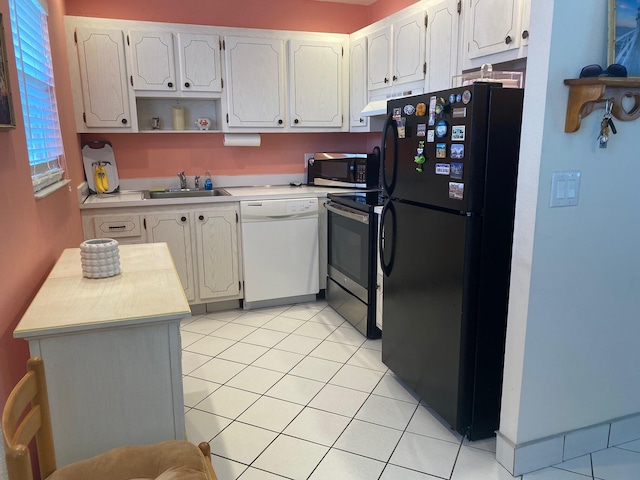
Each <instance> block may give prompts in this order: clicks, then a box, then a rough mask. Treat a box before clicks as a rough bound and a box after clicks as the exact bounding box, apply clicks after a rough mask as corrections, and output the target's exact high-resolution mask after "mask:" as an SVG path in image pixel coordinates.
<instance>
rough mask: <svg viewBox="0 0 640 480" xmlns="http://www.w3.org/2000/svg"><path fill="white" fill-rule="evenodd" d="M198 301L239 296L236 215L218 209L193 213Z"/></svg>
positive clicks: (234, 211) (230, 210) (231, 210)
mask: <svg viewBox="0 0 640 480" xmlns="http://www.w3.org/2000/svg"><path fill="white" fill-rule="evenodd" d="M194 227H195V228H194V230H195V240H196V253H197V255H196V258H197V259H198V262H197V267H198V275H197V280H198V281H197V284H198V296H199V298H200V300H213V299H216V298H220V297H225V298H226V297H238V296H239V295H240V273H239V265H238V215H237V212H236V210H235V209H226V208H220V209H215V210H210V209H207V210H203V211H202V212H198V213H194Z"/></svg>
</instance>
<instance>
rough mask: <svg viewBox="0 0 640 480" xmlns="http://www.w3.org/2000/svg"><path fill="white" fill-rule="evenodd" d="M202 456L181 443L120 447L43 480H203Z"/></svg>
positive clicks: (61, 469) (194, 449)
mask: <svg viewBox="0 0 640 480" xmlns="http://www.w3.org/2000/svg"><path fill="white" fill-rule="evenodd" d="M204 462H205V460H204V456H203V455H202V452H201V451H200V449H199V448H198V447H196V446H195V445H194V444H192V443H190V442H187V441H185V440H169V441H166V442H161V443H156V444H153V445H144V446H132V447H120V448H115V449H113V450H109V451H108V452H106V453H103V454H100V455H97V456H95V457H92V458H88V459H87V460H82V461H80V462H76V463H72V464H71V465H67V466H66V467H62V468H60V469H58V470H56V471H55V472H54V473H53V474H52V475H50V476H49V477H48V479H47V480H88V479H91V480H178V479H180V480H207V479H208V477H207V473H206V472H207V470H206V467H205V463H204Z"/></svg>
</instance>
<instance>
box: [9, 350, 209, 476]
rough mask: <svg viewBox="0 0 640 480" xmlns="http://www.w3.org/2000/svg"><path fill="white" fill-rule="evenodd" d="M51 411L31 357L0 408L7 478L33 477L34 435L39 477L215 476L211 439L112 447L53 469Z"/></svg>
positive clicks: (39, 367)
mask: <svg viewBox="0 0 640 480" xmlns="http://www.w3.org/2000/svg"><path fill="white" fill-rule="evenodd" d="M29 404H30V405H31V408H29V409H28V407H29ZM25 410H28V411H25ZM50 415H51V414H50V411H49V400H48V398H47V384H46V379H45V374H44V363H43V361H42V359H41V358H38V357H35V358H30V359H29V361H28V362H27V373H26V375H25V376H24V377H23V378H22V379H21V380H20V381H19V382H18V384H17V385H16V386H15V388H14V389H13V390H12V391H11V393H10V394H9V398H8V399H7V403H6V404H5V407H4V410H3V412H2V432H3V435H4V443H5V456H6V464H7V471H8V473H9V480H33V472H32V469H31V456H30V453H29V447H28V445H29V444H30V443H31V441H32V440H33V438H34V437H35V439H36V449H37V452H38V461H39V465H40V478H41V479H49V480H70V479H74V480H75V479H84V480H86V479H88V478H91V479H93V480H99V479H109V480H120V479H125V478H140V479H143V478H154V479H157V480H173V479H184V480H205V479H206V480H217V477H216V474H215V472H214V470H213V466H212V465H211V452H210V448H209V444H208V443H206V442H202V443H201V444H200V445H198V447H196V446H195V445H193V444H192V443H189V442H187V441H186V440H170V441H167V442H162V443H158V444H155V445H149V446H131V447H121V448H116V449H114V450H111V451H109V452H106V453H103V454H101V455H98V456H96V457H93V458H90V459H87V460H83V461H81V462H76V463H74V464H71V465H67V466H66V467H63V468H61V469H57V468H56V460H55V453H54V452H55V450H54V444H53V435H52V431H51V417H50Z"/></svg>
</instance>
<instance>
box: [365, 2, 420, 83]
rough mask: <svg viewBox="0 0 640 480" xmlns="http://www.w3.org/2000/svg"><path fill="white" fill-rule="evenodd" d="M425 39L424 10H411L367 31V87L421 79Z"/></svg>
mask: <svg viewBox="0 0 640 480" xmlns="http://www.w3.org/2000/svg"><path fill="white" fill-rule="evenodd" d="M424 39H425V14H424V12H418V13H412V14H411V15H408V16H406V17H403V18H401V19H399V20H396V21H395V22H393V24H391V25H387V26H384V27H382V28H380V29H379V30H376V31H374V32H372V33H371V34H369V35H368V36H367V42H368V61H369V65H368V88H369V90H376V89H379V88H385V87H390V86H393V85H401V84H405V83H409V82H413V81H416V80H422V79H424V68H425V66H424V61H425V44H424Z"/></svg>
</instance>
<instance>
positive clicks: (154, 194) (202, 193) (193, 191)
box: [144, 188, 231, 198]
mask: <svg viewBox="0 0 640 480" xmlns="http://www.w3.org/2000/svg"><path fill="white" fill-rule="evenodd" d="M228 195H231V194H230V193H229V192H227V191H226V190H225V189H224V188H214V189H213V190H202V189H197V188H171V189H167V190H151V191H149V190H146V191H145V192H144V198H187V197H219V196H228Z"/></svg>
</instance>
